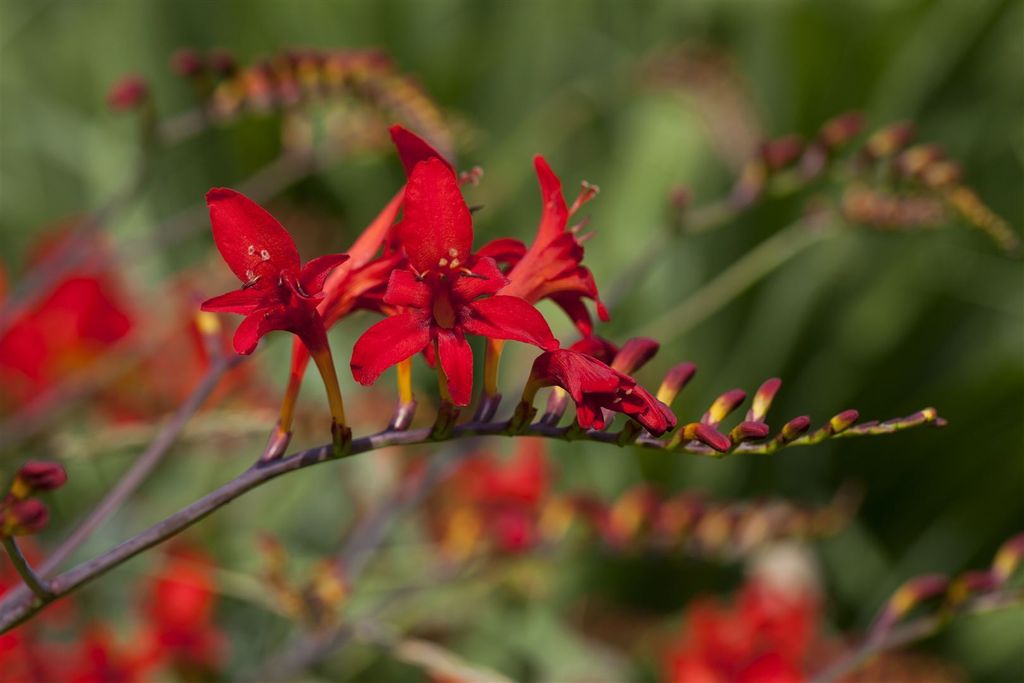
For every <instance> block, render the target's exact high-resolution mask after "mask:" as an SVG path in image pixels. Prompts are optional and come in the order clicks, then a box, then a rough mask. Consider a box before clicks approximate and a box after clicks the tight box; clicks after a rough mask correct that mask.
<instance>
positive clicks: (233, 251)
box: [206, 187, 299, 288]
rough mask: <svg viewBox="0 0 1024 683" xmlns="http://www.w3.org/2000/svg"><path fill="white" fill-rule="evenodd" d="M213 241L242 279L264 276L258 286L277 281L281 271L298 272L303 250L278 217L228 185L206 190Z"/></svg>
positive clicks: (244, 280)
mask: <svg viewBox="0 0 1024 683" xmlns="http://www.w3.org/2000/svg"><path fill="white" fill-rule="evenodd" d="M206 204H207V206H208V207H209V209H210V223H211V224H212V225H213V240H214V242H216V243H217V249H219V250H220V254H221V256H223V257H224V261H225V262H227V264H228V267H230V268H231V271H232V272H233V273H234V274H235V275H236V276H237V277H238V279H239V280H241V281H242V282H248V281H250V280H252V279H253V278H254V277H256V276H262V278H261V281H259V282H258V283H257V286H258V287H261V288H262V287H269V286H275V285H276V284H277V274H278V273H281V272H292V273H295V272H298V270H299V252H298V250H297V249H296V248H295V242H294V241H293V240H292V237H291V235H289V234H288V231H287V230H285V229H284V228H283V227H282V226H281V224H280V223H278V222H277V220H276V219H275V218H274V217H273V216H271V215H270V214H269V213H267V211H266V210H265V209H264V208H263V207H261V206H260V205H259V204H257V203H256V202H254V201H252V200H251V199H249V198H248V197H246V196H245V195H243V194H241V193H239V192H235V191H234V190H229V189H226V188H220V187H218V188H214V189H212V190H210V191H209V192H207V193H206Z"/></svg>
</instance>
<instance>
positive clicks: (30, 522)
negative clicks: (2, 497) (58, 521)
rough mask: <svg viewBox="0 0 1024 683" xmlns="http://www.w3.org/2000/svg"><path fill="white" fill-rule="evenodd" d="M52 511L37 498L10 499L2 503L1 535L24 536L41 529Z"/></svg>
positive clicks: (0, 514)
mask: <svg viewBox="0 0 1024 683" xmlns="http://www.w3.org/2000/svg"><path fill="white" fill-rule="evenodd" d="M49 519H50V511H49V510H47V509H46V506H45V505H43V503H42V502H40V501H38V500H36V499H35V498H30V499H28V500H10V501H8V502H6V503H4V504H2V505H0V536H23V535H25V534H31V533H35V532H37V531H40V530H41V529H42V528H43V527H44V526H46V522H47V521H49Z"/></svg>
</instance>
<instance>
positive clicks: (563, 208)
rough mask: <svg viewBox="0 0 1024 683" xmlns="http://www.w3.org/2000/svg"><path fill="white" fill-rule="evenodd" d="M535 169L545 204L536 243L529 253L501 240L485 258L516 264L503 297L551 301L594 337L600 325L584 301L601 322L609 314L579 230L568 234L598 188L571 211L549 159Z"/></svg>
mask: <svg viewBox="0 0 1024 683" xmlns="http://www.w3.org/2000/svg"><path fill="white" fill-rule="evenodd" d="M533 165H534V168H535V169H536V171H537V180H538V181H539V183H540V193H541V200H542V201H543V208H542V211H541V219H540V224H539V225H538V227H537V236H536V237H535V238H534V240H533V244H531V245H530V247H529V248H528V249H527V248H526V247H525V246H524V245H523V244H520V243H519V242H517V241H515V240H509V239H502V240H496V241H494V242H491V243H490V244H489V245H487V246H486V247H484V249H482V250H481V255H485V256H492V257H493V258H495V259H496V260H498V261H501V262H504V263H509V264H511V269H510V270H509V271H508V278H509V283H508V285H506V286H505V288H504V289H503V290H501V294H507V295H511V296H518V297H521V298H523V299H525V300H526V301H529V302H530V303H536V302H538V301H540V300H541V299H551V300H552V301H554V302H555V303H556V304H557V305H558V306H559V307H561V308H562V310H564V311H565V312H566V314H567V315H568V316H569V318H570V319H571V320H572V321H573V323H574V324H575V325H576V327H577V328H578V329H579V330H580V332H581V333H582V334H583V335H584V336H589V335H590V334H591V333H592V332H593V329H594V325H593V320H592V319H591V317H590V312H589V311H588V310H587V307H586V305H585V304H584V303H583V300H584V299H591V300H593V301H594V302H595V303H596V304H597V313H598V316H599V317H600V318H601V320H608V311H607V310H606V309H605V307H604V304H602V303H601V299H600V297H599V296H598V293H597V285H596V284H595V283H594V276H593V275H592V274H591V272H590V271H589V270H588V269H587V268H586V267H584V266H582V265H580V262H581V261H582V260H583V245H582V239H581V238H580V237H579V236H578V235H577V234H576V232H575V230H567V229H566V227H567V226H568V223H569V217H570V216H571V215H572V213H573V212H574V211H575V209H577V208H579V206H580V205H581V204H582V203H583V202H585V201H587V200H588V199H589V198H590V197H592V196H593V195H594V193H595V192H596V188H593V187H591V186H587V187H586V188H585V189H584V192H583V194H581V195H580V198H579V199H577V200H576V202H575V203H574V204H573V207H572V209H570V208H569V207H568V206H567V205H566V203H565V197H564V196H563V195H562V182H561V181H560V180H559V179H558V176H557V175H555V173H554V171H552V170H551V167H550V166H548V163H547V161H545V160H544V157H542V156H539V155H538V156H536V157H534V159H533Z"/></svg>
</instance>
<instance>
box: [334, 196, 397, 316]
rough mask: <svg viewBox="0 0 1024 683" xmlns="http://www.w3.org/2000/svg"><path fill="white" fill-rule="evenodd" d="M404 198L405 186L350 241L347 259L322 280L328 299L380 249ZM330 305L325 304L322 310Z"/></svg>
mask: <svg viewBox="0 0 1024 683" xmlns="http://www.w3.org/2000/svg"><path fill="white" fill-rule="evenodd" d="M404 198H405V188H402V189H401V190H399V191H398V193H396V194H395V196H394V197H392V198H391V201H390V202H388V204H387V206H385V207H384V208H383V209H382V210H381V212H380V213H379V214H377V217H376V218H374V219H373V221H372V222H371V223H370V224H369V225H368V226H366V229H365V230H363V232H362V234H361V235H359V237H358V238H356V241H355V242H353V243H352V247H351V248H350V249H349V250H348V255H349V256H350V258H349V260H348V261H345V263H343V264H341V265H340V266H338V267H337V268H335V269H334V270H332V271H331V274H330V275H329V276H328V277H327V280H326V281H325V282H324V291H326V292H327V295H328V296H327V298H328V299H333V298H335V297H332V293H333V292H335V291H336V290H338V288H339V287H342V285H343V283H345V281H346V279H347V278H348V276H349V275H350V274H351V273H352V271H355V270H359V269H360V268H362V267H363V266H365V265H366V264H368V263H369V262H370V261H371V260H373V257H374V256H375V255H376V254H377V252H378V251H380V247H381V245H382V244H383V243H384V240H385V239H386V238H387V236H388V233H389V232H390V231H391V227H392V225H394V222H395V217H396V216H397V215H398V209H400V208H401V206H402V200H403V199H404ZM330 307H331V306H330V305H327V306H325V307H324V310H326V309H327V308H330Z"/></svg>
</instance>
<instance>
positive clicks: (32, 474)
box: [0, 460, 68, 537]
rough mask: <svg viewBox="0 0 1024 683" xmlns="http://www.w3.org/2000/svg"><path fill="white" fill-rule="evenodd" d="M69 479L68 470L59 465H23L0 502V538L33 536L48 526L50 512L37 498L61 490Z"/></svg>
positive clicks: (38, 462)
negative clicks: (41, 494) (38, 495)
mask: <svg viewBox="0 0 1024 683" xmlns="http://www.w3.org/2000/svg"><path fill="white" fill-rule="evenodd" d="M67 478H68V476H67V473H66V472H65V471H64V468H63V467H62V466H61V465H59V464H57V463H55V462H45V461H42V460H29V461H28V462H26V463H25V464H24V465H22V466H21V468H20V469H19V470H18V471H17V473H16V474H15V475H14V480H13V481H12V482H11V485H10V488H9V489H8V490H7V495H5V496H4V497H3V498H2V499H0V537H9V536H23V535H26V534H32V533H35V532H37V531H40V530H41V529H42V528H43V527H44V526H46V522H47V521H48V520H49V518H50V512H49V510H48V509H47V508H46V505H45V504H44V503H43V502H42V501H41V500H39V499H38V498H35V497H34V496H35V495H36V494H38V493H44V492H47V491H52V490H54V489H58V488H60V487H61V486H63V485H64V483H65V482H66V481H67Z"/></svg>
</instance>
